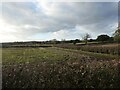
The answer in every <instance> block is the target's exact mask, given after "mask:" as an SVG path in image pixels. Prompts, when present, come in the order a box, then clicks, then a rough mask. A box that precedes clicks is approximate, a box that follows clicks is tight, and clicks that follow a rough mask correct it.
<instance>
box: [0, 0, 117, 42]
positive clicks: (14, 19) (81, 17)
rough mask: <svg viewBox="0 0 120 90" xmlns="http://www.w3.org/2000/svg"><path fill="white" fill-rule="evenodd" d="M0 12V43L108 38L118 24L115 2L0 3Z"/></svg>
mask: <svg viewBox="0 0 120 90" xmlns="http://www.w3.org/2000/svg"><path fill="white" fill-rule="evenodd" d="M36 1H37V0H36ZM0 11H1V12H2V13H1V14H0V42H7V41H26V40H30V41H33V40H42V41H43V40H51V39H54V38H55V39H57V40H61V39H66V40H67V39H81V37H82V36H83V35H84V34H85V33H89V34H90V35H91V36H92V38H96V37H97V36H98V35H100V34H108V35H110V36H111V35H112V34H113V33H114V31H115V30H116V28H117V25H118V3H117V2H3V3H2V4H1V3H0Z"/></svg>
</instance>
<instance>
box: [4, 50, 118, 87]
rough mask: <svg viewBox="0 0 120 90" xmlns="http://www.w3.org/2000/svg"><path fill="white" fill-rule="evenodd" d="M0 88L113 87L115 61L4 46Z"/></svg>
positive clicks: (53, 51)
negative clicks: (0, 84)
mask: <svg viewBox="0 0 120 90" xmlns="http://www.w3.org/2000/svg"><path fill="white" fill-rule="evenodd" d="M2 54H3V56H2V57H3V58H2V61H3V87H4V88H15V87H16V88H45V87H46V88H47V87H49V88H86V87H89V88H99V87H101V88H115V87H118V88H120V86H119V83H120V72H119V71H120V62H119V60H115V59H109V60H107V59H106V60H105V59H104V58H103V59H99V58H95V57H91V56H89V55H84V54H81V53H79V52H77V51H76V52H72V51H69V50H63V49H57V48H24V49H23V48H4V49H3V53H2Z"/></svg>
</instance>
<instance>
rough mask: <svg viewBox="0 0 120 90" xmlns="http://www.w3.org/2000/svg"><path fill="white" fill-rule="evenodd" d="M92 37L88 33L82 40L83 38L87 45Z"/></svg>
mask: <svg viewBox="0 0 120 90" xmlns="http://www.w3.org/2000/svg"><path fill="white" fill-rule="evenodd" d="M90 37H91V36H90V34H88V33H86V34H85V35H84V36H83V37H82V38H83V40H84V41H85V44H87V42H88V38H90Z"/></svg>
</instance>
